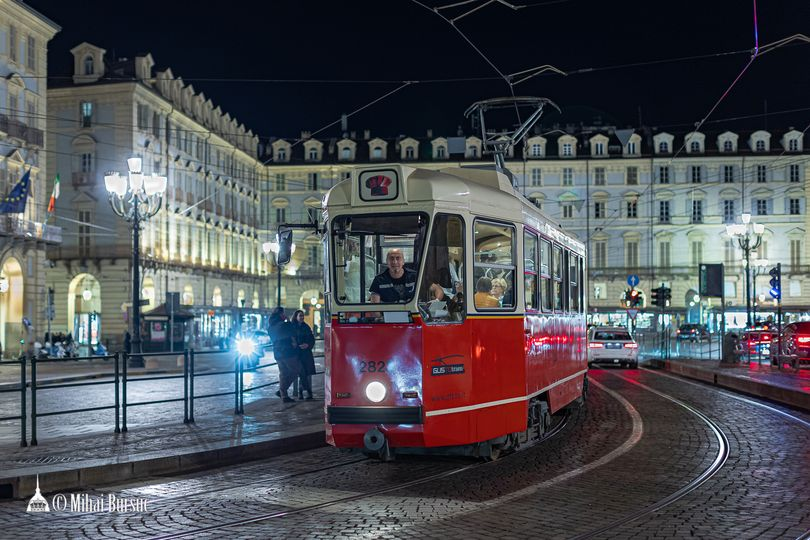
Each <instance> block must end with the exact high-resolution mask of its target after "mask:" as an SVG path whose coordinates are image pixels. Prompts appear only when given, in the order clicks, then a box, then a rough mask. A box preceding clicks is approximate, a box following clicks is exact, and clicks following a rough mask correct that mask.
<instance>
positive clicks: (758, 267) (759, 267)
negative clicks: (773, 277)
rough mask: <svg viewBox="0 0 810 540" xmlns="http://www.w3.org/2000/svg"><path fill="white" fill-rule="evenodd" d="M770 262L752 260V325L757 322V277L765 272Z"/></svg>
mask: <svg viewBox="0 0 810 540" xmlns="http://www.w3.org/2000/svg"><path fill="white" fill-rule="evenodd" d="M769 263H770V261H769V260H768V259H760V258H757V259H754V270H753V274H754V279H753V283H752V285H751V287H752V288H753V289H754V291H753V293H752V296H753V298H754V307H753V310H752V311H753V315H752V316H751V318H752V319H753V320H754V323H756V321H757V307H758V305H759V298H758V297H757V276H760V275H762V274H763V273H764V272H765V269H766V268H767V267H768V264H769Z"/></svg>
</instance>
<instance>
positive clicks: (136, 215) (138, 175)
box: [104, 158, 168, 366]
mask: <svg viewBox="0 0 810 540" xmlns="http://www.w3.org/2000/svg"><path fill="white" fill-rule="evenodd" d="M127 168H128V169H129V170H128V172H127V176H121V175H120V174H119V173H117V172H110V173H107V174H106V175H104V187H106V188H107V193H108V194H109V197H110V206H112V209H113V212H115V213H116V215H118V216H119V217H122V218H124V219H125V220H126V221H128V222H129V223H130V224H131V225H132V352H133V353H136V354H138V353H141V352H142V351H141V302H140V296H141V287H140V279H139V278H140V276H139V267H140V263H141V261H140V256H141V253H140V248H141V245H140V231H141V224H142V223H143V222H144V221H147V220H149V219H150V218H151V217H152V216H154V215H155V214H157V213H158V211H159V210H160V207H161V205H162V204H163V194H164V193H165V192H166V184H167V182H168V180H167V178H166V177H165V176H160V175H156V174H143V172H142V170H141V158H129V159H128V160H127ZM142 363H143V358H140V357H138V360H137V361H136V362H133V363H132V365H133V366H135V365H136V364H142Z"/></svg>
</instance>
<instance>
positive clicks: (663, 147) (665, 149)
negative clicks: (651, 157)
mask: <svg viewBox="0 0 810 540" xmlns="http://www.w3.org/2000/svg"><path fill="white" fill-rule="evenodd" d="M658 153H659V154H669V143H668V142H667V141H661V142H660V143H658Z"/></svg>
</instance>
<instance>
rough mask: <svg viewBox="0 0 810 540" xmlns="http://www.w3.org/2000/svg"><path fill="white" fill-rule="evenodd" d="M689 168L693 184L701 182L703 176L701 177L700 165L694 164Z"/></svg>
mask: <svg viewBox="0 0 810 540" xmlns="http://www.w3.org/2000/svg"><path fill="white" fill-rule="evenodd" d="M689 170H690V173H691V174H690V176H691V178H692V183H693V184H700V182H701V181H702V180H703V179H702V177H701V168H700V165H692V166H691V167H689Z"/></svg>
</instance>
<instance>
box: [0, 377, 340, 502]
mask: <svg viewBox="0 0 810 540" xmlns="http://www.w3.org/2000/svg"><path fill="white" fill-rule="evenodd" d="M314 379H315V380H314V381H313V384H314V386H315V388H319V387H321V388H322V387H323V385H322V382H321V381H322V379H321V377H320V376H318V377H315V378H314ZM319 393H320V392H318V393H316V399H315V400H314V401H296V402H295V403H290V404H283V403H281V400H279V399H278V398H261V399H258V400H255V401H252V402H247V401H246V402H245V414H244V416H239V415H234V414H233V408H229V409H223V410H220V411H217V412H216V413H211V414H207V415H206V416H204V417H202V418H200V419H199V420H198V421H197V422H196V423H193V424H183V423H182V422H179V423H176V424H162V425H154V426H139V427H134V428H132V429H130V431H128V432H126V433H119V434H116V433H104V434H99V433H96V434H92V435H77V436H69V437H62V438H60V439H59V441H58V444H41V445H40V446H34V447H27V448H20V447H19V446H17V445H11V444H3V445H0V498H11V497H15V498H20V497H27V496H30V495H31V494H33V492H34V487H35V482H36V475H39V482H40V486H41V487H42V489H43V490H47V491H58V490H71V489H73V490H75V489H79V488H84V487H89V486H93V485H98V484H104V483H109V482H116V481H128V480H132V479H135V478H143V477H147V476H151V475H155V474H161V475H166V474H179V473H184V472H189V471H193V470H197V469H203V468H206V467H213V466H221V465H226V464H229V463H237V462H242V461H247V460H251V459H259V458H266V457H269V456H273V455H279V454H284V453H288V452H297V451H301V450H306V449H310V448H316V447H319V446H323V445H324V444H326V443H325V435H324V419H323V399H322V397H321V396H319V395H318V394H319Z"/></svg>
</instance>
